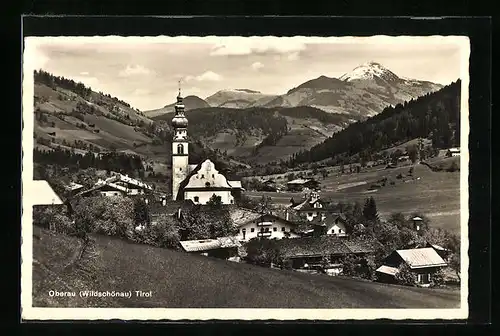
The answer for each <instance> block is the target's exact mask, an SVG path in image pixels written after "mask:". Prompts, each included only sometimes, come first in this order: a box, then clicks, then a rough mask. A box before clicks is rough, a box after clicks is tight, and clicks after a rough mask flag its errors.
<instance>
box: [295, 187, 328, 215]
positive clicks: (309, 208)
mask: <svg viewBox="0 0 500 336" xmlns="http://www.w3.org/2000/svg"><path fill="white" fill-rule="evenodd" d="M292 200H293V199H292ZM292 200H290V201H291V204H290V207H291V208H292V210H294V211H296V212H297V213H298V214H299V215H300V216H303V217H304V218H306V219H307V220H308V221H312V220H313V219H315V218H316V217H318V216H320V217H321V219H325V218H326V213H327V212H329V211H331V209H330V208H329V207H328V203H326V202H324V201H323V200H321V199H320V196H319V194H318V193H315V192H313V193H310V194H309V195H305V198H304V200H303V201H302V202H301V203H299V204H294V203H295V202H293V204H292Z"/></svg>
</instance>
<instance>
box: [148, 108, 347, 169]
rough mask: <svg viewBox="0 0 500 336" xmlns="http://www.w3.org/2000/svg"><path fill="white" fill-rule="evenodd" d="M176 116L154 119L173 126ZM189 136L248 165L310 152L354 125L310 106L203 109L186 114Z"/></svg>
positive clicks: (344, 117)
mask: <svg viewBox="0 0 500 336" xmlns="http://www.w3.org/2000/svg"><path fill="white" fill-rule="evenodd" d="M173 116H174V114H173V113H168V114H164V115H161V116H157V117H154V118H153V120H155V121H157V122H159V123H160V124H163V126H165V127H170V126H169V123H170V120H171V119H172V118H173ZM186 116H187V118H188V120H189V126H188V128H189V135H190V136H191V137H192V138H194V139H197V140H199V141H204V142H205V143H207V144H208V145H209V146H210V147H211V148H212V149H217V150H220V151H221V152H223V153H227V154H228V155H231V156H234V157H236V158H238V159H239V160H243V161H245V162H248V163H253V164H255V163H267V162H270V161H274V160H279V159H287V158H288V157H289V156H290V155H291V154H293V153H297V152H299V151H300V150H302V149H309V148H311V147H312V146H314V145H315V144H317V143H319V142H321V141H322V140H324V139H325V138H326V137H328V136H330V135H331V134H333V133H334V132H336V131H338V130H339V129H342V128H343V127H345V126H346V125H348V123H349V122H350V119H349V117H348V116H346V115H342V114H335V113H326V112H324V111H321V110H319V109H317V108H314V107H310V106H299V107H293V108H281V107H278V108H262V107H252V108H247V109H236V108H221V107H211V108H201V109H194V110H190V111H187V112H186Z"/></svg>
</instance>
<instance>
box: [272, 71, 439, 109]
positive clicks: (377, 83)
mask: <svg viewBox="0 0 500 336" xmlns="http://www.w3.org/2000/svg"><path fill="white" fill-rule="evenodd" d="M442 87H443V86H442V85H440V84H436V83H432V82H428V81H420V80H415V79H406V78H401V77H398V76H397V75H396V74H394V73H393V72H392V71H390V70H389V69H387V68H385V67H384V66H383V65H381V64H379V63H376V62H368V63H365V64H362V65H360V66H358V67H356V68H354V69H353V70H352V71H351V72H348V73H346V74H344V75H342V76H341V77H340V78H332V77H327V76H320V77H318V78H315V79H312V80H309V81H307V82H305V83H302V84H300V85H299V86H297V87H295V88H293V89H291V90H289V91H288V92H287V93H286V94H284V95H282V96H279V97H277V98H275V99H273V100H271V101H269V102H268V103H266V104H264V105H263V106H264V107H291V106H301V105H306V106H312V107H316V108H319V109H321V110H323V111H326V112H334V113H344V114H348V115H352V116H358V117H369V116H374V115H376V114H378V113H380V112H381V111H382V110H383V109H384V108H385V107H387V106H389V105H392V106H394V105H396V104H400V103H403V102H405V101H409V100H411V99H415V98H417V97H420V96H423V95H425V94H427V93H429V92H433V91H436V90H439V89H440V88H442Z"/></svg>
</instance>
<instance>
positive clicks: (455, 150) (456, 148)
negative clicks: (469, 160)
mask: <svg viewBox="0 0 500 336" xmlns="http://www.w3.org/2000/svg"><path fill="white" fill-rule="evenodd" d="M448 150H449V151H450V152H460V148H459V147H452V148H449V149H448Z"/></svg>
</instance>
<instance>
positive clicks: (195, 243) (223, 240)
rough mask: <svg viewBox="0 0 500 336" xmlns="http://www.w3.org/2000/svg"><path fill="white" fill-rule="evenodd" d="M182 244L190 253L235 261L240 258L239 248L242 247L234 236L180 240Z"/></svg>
mask: <svg viewBox="0 0 500 336" xmlns="http://www.w3.org/2000/svg"><path fill="white" fill-rule="evenodd" d="M180 245H181V247H182V249H183V250H184V251H185V252H188V253H194V254H201V255H205V256H208V257H215V258H219V259H225V260H234V261H238V260H239V249H240V248H241V244H240V242H239V241H238V240H237V239H235V238H234V237H219V238H216V239H203V240H184V241H181V242H180Z"/></svg>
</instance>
